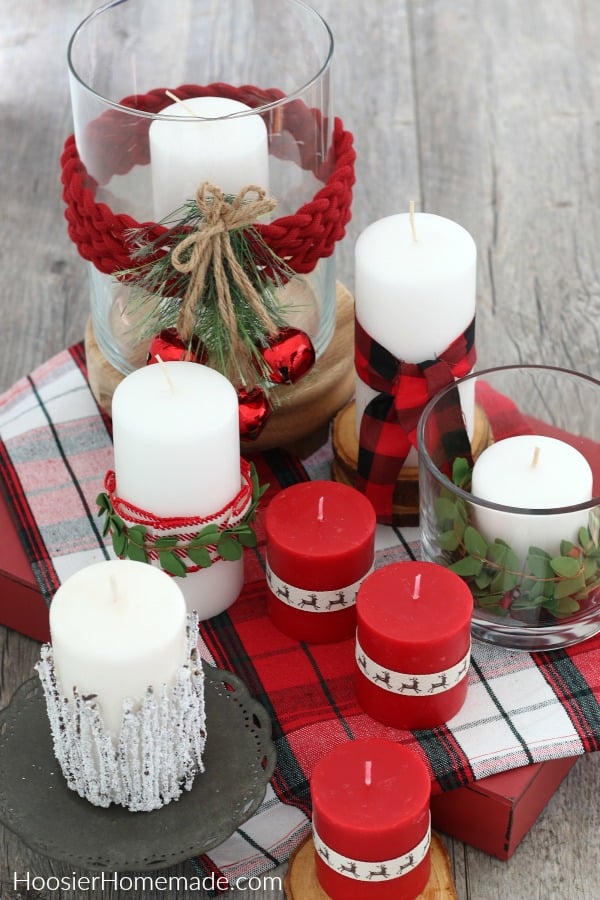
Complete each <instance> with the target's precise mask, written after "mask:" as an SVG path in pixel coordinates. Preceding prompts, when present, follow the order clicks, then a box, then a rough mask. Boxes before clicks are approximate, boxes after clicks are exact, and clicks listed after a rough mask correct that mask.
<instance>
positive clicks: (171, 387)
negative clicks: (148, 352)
mask: <svg viewBox="0 0 600 900" xmlns="http://www.w3.org/2000/svg"><path fill="white" fill-rule="evenodd" d="M155 359H156V361H157V363H158V364H159V366H160V370H161V372H162V373H163V375H164V376H165V378H166V379H167V384H168V385H169V390H170V391H171V393H172V394H174V393H175V385H174V384H173V379H172V378H171V376H170V375H169V370H168V368H167V366H166V365H165V362H164V360H163V358H162V357H161V356H159V355H158V353H157V354H156V356H155Z"/></svg>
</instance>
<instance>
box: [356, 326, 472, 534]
mask: <svg viewBox="0 0 600 900" xmlns="http://www.w3.org/2000/svg"><path fill="white" fill-rule="evenodd" d="M355 325H356V332H355V335H356V337H355V365H356V371H357V373H358V376H359V377H360V378H361V379H362V381H364V382H365V384H367V385H369V387H371V388H373V390H375V391H378V394H377V396H376V397H374V398H373V399H372V400H371V401H370V402H369V403H368V404H367V406H366V408H365V411H364V413H363V416H362V419H361V422H360V431H359V437H358V444H359V447H358V478H357V483H356V486H357V488H358V489H359V490H360V491H362V493H363V494H365V495H366V496H367V497H368V498H369V499H370V500H371V502H372V504H373V506H374V508H375V512H376V513H377V520H378V521H379V522H382V523H386V524H391V522H392V511H393V496H394V488H395V485H396V479H397V477H398V473H399V472H400V469H401V468H402V466H403V465H404V462H405V460H406V457H407V456H408V452H409V450H410V448H411V446H412V447H416V446H417V425H418V423H419V418H420V416H421V413H422V412H423V410H424V408H425V406H426V405H427V403H428V401H429V400H430V399H431V398H432V397H434V396H435V395H436V394H437V393H438V392H439V391H441V390H442V388H445V387H447V386H448V385H449V384H453V383H454V381H455V380H456V379H457V378H461V377H462V376H463V375H467V374H468V373H469V372H470V371H471V369H472V368H473V366H474V364H475V318H473V320H472V321H471V323H470V325H469V326H468V327H467V329H466V330H465V331H464V332H463V334H461V335H459V336H458V337H457V338H456V340H454V341H453V342H452V343H451V344H450V346H449V347H447V348H446V350H444V352H443V353H440V355H439V356H438V357H436V358H435V359H427V360H425V361H424V362H420V363H407V362H403V361H402V360H399V359H396V357H395V356H393V354H392V353H390V352H389V350H386V349H385V347H382V346H381V344H378V343H377V342H376V341H374V340H373V338H372V337H371V336H370V335H369V334H367V332H366V331H365V330H364V328H363V327H362V326H361V324H360V322H359V321H358V320H356V323H355ZM439 418H440V419H442V418H443V421H440V422H439V431H440V435H444V436H445V440H446V439H447V438H448V437H449V438H450V440H451V442H452V447H453V451H454V450H455V455H457V456H458V455H462V456H467V457H468V456H470V452H471V445H470V443H469V439H468V437H467V433H466V431H465V427H464V422H463V417H462V411H461V408H460V400H459V396H458V390H456V391H449V393H448V397H447V402H446V403H445V404H444V409H443V410H442V409H440V410H439Z"/></svg>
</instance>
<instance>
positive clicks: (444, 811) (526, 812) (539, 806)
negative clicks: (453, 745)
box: [431, 756, 579, 859]
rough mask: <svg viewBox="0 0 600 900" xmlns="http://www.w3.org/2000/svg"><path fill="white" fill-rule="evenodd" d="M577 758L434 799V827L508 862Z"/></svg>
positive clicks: (525, 769) (503, 775)
mask: <svg viewBox="0 0 600 900" xmlns="http://www.w3.org/2000/svg"><path fill="white" fill-rule="evenodd" d="M578 758H579V757H577V756H569V757H565V758H564V759H552V760H548V761H547V762H542V763H534V764H533V765H531V766H523V767H522V768H519V769H510V770H509V771H508V772H500V773H499V774H498V775H490V776H489V777H488V778H484V779H482V780H481V781H476V782H474V783H473V784H469V785H467V786H466V787H461V788H455V789H454V790H452V791H446V792H444V793H441V794H435V795H434V796H433V797H432V798H431V821H432V824H433V827H434V828H436V829H437V830H438V831H443V832H445V833H446V834H448V835H450V836H451V837H454V838H458V840H460V841H464V843H465V844H470V845H471V846H472V847H476V848H477V849H478V850H483V851H484V853H489V854H490V856H497V857H498V859H510V857H511V856H512V855H513V853H514V852H515V850H516V849H517V847H518V846H519V844H520V842H521V841H522V840H523V838H524V837H525V835H526V834H527V832H528V831H529V829H530V828H531V827H532V825H533V824H534V823H535V821H536V820H537V818H538V816H539V815H540V813H541V812H542V810H543V809H544V807H545V806H546V804H547V803H548V801H549V800H550V798H551V796H552V794H553V793H554V792H555V791H556V789H557V788H558V786H559V785H560V783H561V782H562V780H563V779H564V778H565V777H566V775H567V774H568V772H569V771H570V770H571V769H572V768H573V766H574V765H575V763H576V762H577V759H578Z"/></svg>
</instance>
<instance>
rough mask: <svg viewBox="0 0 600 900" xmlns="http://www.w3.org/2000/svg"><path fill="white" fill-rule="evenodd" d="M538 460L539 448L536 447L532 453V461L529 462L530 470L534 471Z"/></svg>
mask: <svg viewBox="0 0 600 900" xmlns="http://www.w3.org/2000/svg"><path fill="white" fill-rule="evenodd" d="M539 458H540V448H539V447H536V448H535V449H534V451H533V459H532V460H531V468H532V469H535V467H536V466H537V464H538V460H539Z"/></svg>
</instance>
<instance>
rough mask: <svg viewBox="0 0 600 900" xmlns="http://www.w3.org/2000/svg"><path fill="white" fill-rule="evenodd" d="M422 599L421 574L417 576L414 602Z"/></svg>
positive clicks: (413, 596)
mask: <svg viewBox="0 0 600 900" xmlns="http://www.w3.org/2000/svg"><path fill="white" fill-rule="evenodd" d="M420 597H421V573H419V574H418V575H416V576H415V586H414V588H413V595H412V598H413V600H419V599H420Z"/></svg>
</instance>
